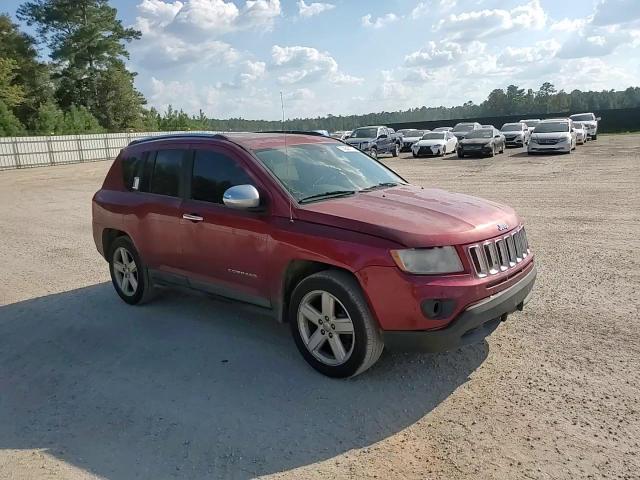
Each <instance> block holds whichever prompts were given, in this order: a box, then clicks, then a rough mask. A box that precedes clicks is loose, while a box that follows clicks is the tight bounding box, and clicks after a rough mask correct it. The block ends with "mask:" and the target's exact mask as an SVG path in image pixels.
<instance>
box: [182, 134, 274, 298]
mask: <svg viewBox="0 0 640 480" xmlns="http://www.w3.org/2000/svg"><path fill="white" fill-rule="evenodd" d="M187 170H188V188H187V198H185V201H184V203H183V205H182V208H181V218H180V231H181V236H182V238H181V243H182V246H183V249H184V261H185V268H186V270H187V271H188V277H189V283H190V284H191V286H193V287H194V288H198V289H200V290H204V291H208V292H211V293H215V294H218V295H223V296H226V297H230V298H235V299H238V300H242V301H246V302H249V303H254V304H257V305H261V306H265V307H268V306H270V300H269V293H268V292H269V291H270V290H269V279H268V272H267V268H266V265H267V255H268V253H267V247H268V244H267V242H268V232H269V228H270V226H269V222H268V219H269V216H268V213H267V207H268V198H266V197H265V189H264V188H263V187H262V186H261V185H260V183H259V182H258V181H257V180H256V177H255V176H254V175H252V174H251V173H250V172H249V170H248V169H247V165H246V164H245V163H244V161H243V159H242V158H240V156H239V155H238V154H237V152H235V151H233V150H231V149H228V148H226V147H224V146H221V145H206V146H198V147H197V148H194V150H193V152H192V155H191V158H190V160H189V164H188V166H187ZM245 184H250V185H253V186H255V187H256V188H257V189H258V191H259V192H260V195H261V198H262V200H263V201H264V202H265V205H266V206H265V208H264V209H263V210H262V211H247V210H237V209H232V208H229V207H227V206H225V205H224V203H223V201H222V196H223V194H224V192H225V191H226V190H227V189H228V188H230V187H232V186H236V185H245Z"/></svg>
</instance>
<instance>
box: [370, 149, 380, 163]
mask: <svg viewBox="0 0 640 480" xmlns="http://www.w3.org/2000/svg"><path fill="white" fill-rule="evenodd" d="M369 156H370V157H371V158H375V159H376V160H377V159H378V149H377V148H372V149H371V150H370V151H369Z"/></svg>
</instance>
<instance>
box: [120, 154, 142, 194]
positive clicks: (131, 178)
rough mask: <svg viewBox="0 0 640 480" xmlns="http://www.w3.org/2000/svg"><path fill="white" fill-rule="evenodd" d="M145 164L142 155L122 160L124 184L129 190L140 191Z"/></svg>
mask: <svg viewBox="0 0 640 480" xmlns="http://www.w3.org/2000/svg"><path fill="white" fill-rule="evenodd" d="M143 163H144V162H143V160H142V155H141V154H137V155H131V156H130V157H127V158H123V159H122V184H123V185H124V187H125V188H126V189H127V190H136V189H138V187H139V182H140V176H141V175H142V167H143ZM136 177H137V178H138V179H137V180H136Z"/></svg>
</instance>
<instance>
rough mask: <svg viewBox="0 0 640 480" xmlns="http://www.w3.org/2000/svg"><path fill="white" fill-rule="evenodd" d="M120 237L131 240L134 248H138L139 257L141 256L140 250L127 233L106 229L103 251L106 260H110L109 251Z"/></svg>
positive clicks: (103, 231) (115, 229) (103, 238)
mask: <svg viewBox="0 0 640 480" xmlns="http://www.w3.org/2000/svg"><path fill="white" fill-rule="evenodd" d="M120 237H127V238H129V240H131V243H133V246H134V247H135V248H136V250H138V255H139V254H140V250H139V249H138V247H137V246H136V244H135V242H134V241H133V238H132V237H131V235H129V234H128V233H127V232H125V231H123V230H119V229H117V228H105V229H103V230H102V251H103V252H104V258H105V259H108V256H109V250H110V248H111V245H113V242H114V241H115V240H116V239H117V238H120Z"/></svg>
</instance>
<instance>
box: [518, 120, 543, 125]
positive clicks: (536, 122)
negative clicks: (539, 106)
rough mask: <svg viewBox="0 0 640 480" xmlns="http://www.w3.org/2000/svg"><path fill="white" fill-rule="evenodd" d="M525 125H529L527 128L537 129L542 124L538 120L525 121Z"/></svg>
mask: <svg viewBox="0 0 640 480" xmlns="http://www.w3.org/2000/svg"><path fill="white" fill-rule="evenodd" d="M522 122H523V123H526V124H527V127H535V126H536V125H537V124H539V123H540V122H539V121H538V120H523V121H522Z"/></svg>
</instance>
